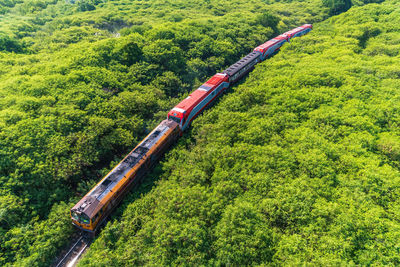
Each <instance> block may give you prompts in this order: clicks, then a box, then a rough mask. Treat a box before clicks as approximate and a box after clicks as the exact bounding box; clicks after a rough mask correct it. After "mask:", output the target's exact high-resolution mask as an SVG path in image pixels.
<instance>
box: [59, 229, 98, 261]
mask: <svg viewBox="0 0 400 267" xmlns="http://www.w3.org/2000/svg"><path fill="white" fill-rule="evenodd" d="M91 241H92V240H91V239H90V238H88V237H86V236H84V235H82V234H80V235H79V236H77V237H76V238H75V239H74V240H73V242H71V245H70V246H69V247H68V248H67V249H65V250H64V252H63V253H62V254H61V256H60V257H59V258H58V259H57V261H56V262H55V263H54V264H53V265H52V266H53V267H73V266H76V264H77V263H78V260H79V258H80V257H81V256H82V254H83V253H84V252H85V251H86V250H87V249H88V248H89V246H90V243H91Z"/></svg>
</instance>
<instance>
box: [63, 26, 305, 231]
mask: <svg viewBox="0 0 400 267" xmlns="http://www.w3.org/2000/svg"><path fill="white" fill-rule="evenodd" d="M311 30H312V25H311V24H305V25H303V26H300V27H297V28H295V29H293V30H291V31H288V32H285V33H283V34H281V35H279V36H277V37H275V38H273V39H271V40H269V41H267V42H265V43H264V44H262V45H260V46H258V47H256V48H255V49H254V50H253V52H251V53H250V54H248V55H246V56H245V57H243V58H242V59H240V60H239V61H237V62H236V63H235V64H233V65H232V66H230V67H229V68H227V69H226V70H224V71H223V72H222V73H217V74H215V75H214V76H213V77H212V78H211V79H209V80H208V81H207V82H206V83H204V84H203V85H201V86H200V87H199V88H197V89H196V90H195V91H193V92H192V93H191V94H190V95H189V96H188V97H187V98H185V99H184V100H182V101H181V102H180V103H179V104H178V105H176V106H175V107H174V108H173V109H172V110H171V111H170V112H169V113H168V115H167V120H164V121H162V122H161V123H160V124H159V125H158V126H157V127H156V128H155V129H154V130H153V131H152V132H151V133H150V134H149V135H148V136H147V137H146V138H145V139H144V140H143V141H142V142H141V143H140V144H139V145H138V146H137V147H136V148H135V149H134V150H132V152H130V153H129V154H128V155H127V156H126V157H125V158H124V159H123V160H122V161H121V162H120V163H119V164H118V165H117V166H116V167H115V168H114V169H113V170H112V171H111V172H109V173H108V174H107V175H106V176H105V177H104V178H103V179H102V180H101V181H100V182H99V183H98V184H97V185H96V186H95V187H94V188H93V189H92V190H91V191H90V192H89V193H88V194H86V196H85V197H84V198H82V199H81V200H80V201H79V202H78V203H77V204H76V205H75V206H74V207H73V208H72V209H71V218H72V222H73V223H74V224H75V225H76V226H77V227H78V228H79V229H81V230H84V231H87V232H90V233H95V232H96V230H97V229H98V228H99V225H101V223H102V222H103V221H104V220H105V219H106V218H107V216H108V215H109V214H110V213H111V211H112V210H113V209H114V208H115V207H116V206H117V205H118V203H119V202H120V201H121V200H122V198H123V196H124V195H125V194H126V193H127V192H128V190H129V188H131V187H132V186H133V185H135V184H137V183H138V182H139V181H140V180H141V179H142V178H143V176H144V175H145V173H146V172H147V171H148V169H149V168H150V167H151V166H152V165H153V164H154V163H155V162H156V160H157V159H158V158H159V157H160V156H161V155H162V154H163V153H164V151H165V150H166V149H167V148H168V146H170V145H171V144H172V143H173V142H175V140H176V139H177V138H178V137H179V136H180V135H181V134H182V132H183V131H184V130H186V129H187V128H188V127H189V126H190V123H191V122H192V121H193V120H194V119H195V118H196V117H197V116H198V115H199V114H200V113H201V112H202V111H203V110H204V109H206V108H207V107H209V106H210V105H211V103H212V102H213V101H214V100H215V99H216V98H217V97H218V96H219V95H220V94H221V93H223V92H224V91H225V90H226V89H227V88H228V87H229V86H231V85H232V84H234V83H235V82H237V81H238V80H239V79H240V78H242V77H243V76H244V75H246V74H247V73H248V72H249V71H251V70H252V69H253V68H254V66H255V65H256V64H257V63H259V62H261V61H263V60H265V59H266V58H267V57H269V56H271V55H272V54H274V53H275V52H276V51H278V50H279V49H280V47H281V46H282V45H283V44H284V43H285V42H289V41H290V39H292V38H294V37H298V36H302V35H304V34H306V33H308V32H309V31H311Z"/></svg>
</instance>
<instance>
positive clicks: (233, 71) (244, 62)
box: [223, 52, 260, 76]
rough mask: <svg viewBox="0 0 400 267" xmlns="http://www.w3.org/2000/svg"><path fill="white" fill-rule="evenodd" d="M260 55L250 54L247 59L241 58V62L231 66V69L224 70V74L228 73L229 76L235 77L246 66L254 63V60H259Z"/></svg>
mask: <svg viewBox="0 0 400 267" xmlns="http://www.w3.org/2000/svg"><path fill="white" fill-rule="evenodd" d="M259 56H260V53H257V52H251V53H250V54H248V55H246V56H245V57H243V58H241V59H240V60H239V61H237V62H236V63H234V64H233V65H231V66H230V67H229V68H227V69H226V70H224V71H223V72H224V73H227V74H228V75H229V76H233V75H235V74H236V73H237V72H238V71H240V70H241V69H242V68H243V67H244V66H246V65H247V64H249V63H250V62H252V61H253V60H254V59H256V58H258V57H259Z"/></svg>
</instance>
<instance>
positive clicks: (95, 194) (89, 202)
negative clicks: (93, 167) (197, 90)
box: [72, 121, 177, 217]
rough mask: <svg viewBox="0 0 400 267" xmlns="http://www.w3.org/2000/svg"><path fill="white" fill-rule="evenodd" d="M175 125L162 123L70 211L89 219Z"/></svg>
mask: <svg viewBox="0 0 400 267" xmlns="http://www.w3.org/2000/svg"><path fill="white" fill-rule="evenodd" d="M172 124H174V125H175V127H176V125H177V124H176V123H175V122H172V121H163V122H162V123H160V124H159V125H158V126H157V127H156V128H155V129H154V130H153V131H152V132H151V133H150V134H149V135H148V136H147V137H146V138H145V139H144V140H143V141H142V142H141V143H140V144H139V145H138V146H137V147H135V149H133V150H132V151H131V152H130V153H129V154H128V155H127V156H126V157H125V158H124V159H123V160H122V161H121V162H120V163H119V164H118V165H117V166H115V168H114V169H112V170H111V171H110V172H109V173H108V174H107V175H106V176H105V177H104V178H103V179H102V180H101V181H100V182H99V183H98V184H97V185H96V186H95V187H94V188H93V189H92V190H91V191H90V192H89V193H88V194H87V195H86V196H85V197H84V198H83V199H81V201H79V202H78V203H77V204H76V205H75V206H74V207H73V208H72V209H73V210H76V211H79V212H83V213H85V214H86V215H88V216H89V217H92V215H93V214H94V213H97V211H98V210H99V209H100V208H101V205H100V204H101V200H102V199H103V198H104V197H105V196H106V195H107V194H108V193H109V192H110V191H112V189H113V188H114V187H115V186H116V185H117V184H118V182H120V181H121V180H122V179H123V178H124V176H125V175H126V174H128V172H130V171H131V170H132V168H133V167H134V166H135V165H136V164H137V163H138V162H139V161H140V160H141V159H143V158H144V156H145V155H146V153H147V152H148V151H149V150H150V149H151V148H152V147H153V145H154V144H155V143H156V142H157V141H158V140H159V139H160V138H161V137H162V136H163V135H164V134H165V133H166V132H167V131H168V130H169V129H170V128H171V127H173V125H172Z"/></svg>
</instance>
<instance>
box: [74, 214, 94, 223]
mask: <svg viewBox="0 0 400 267" xmlns="http://www.w3.org/2000/svg"><path fill="white" fill-rule="evenodd" d="M72 218H74V219H75V220H77V221H78V222H80V223H84V224H89V223H90V219H89V217H88V216H87V215H86V214H84V213H81V214H78V213H76V212H72Z"/></svg>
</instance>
